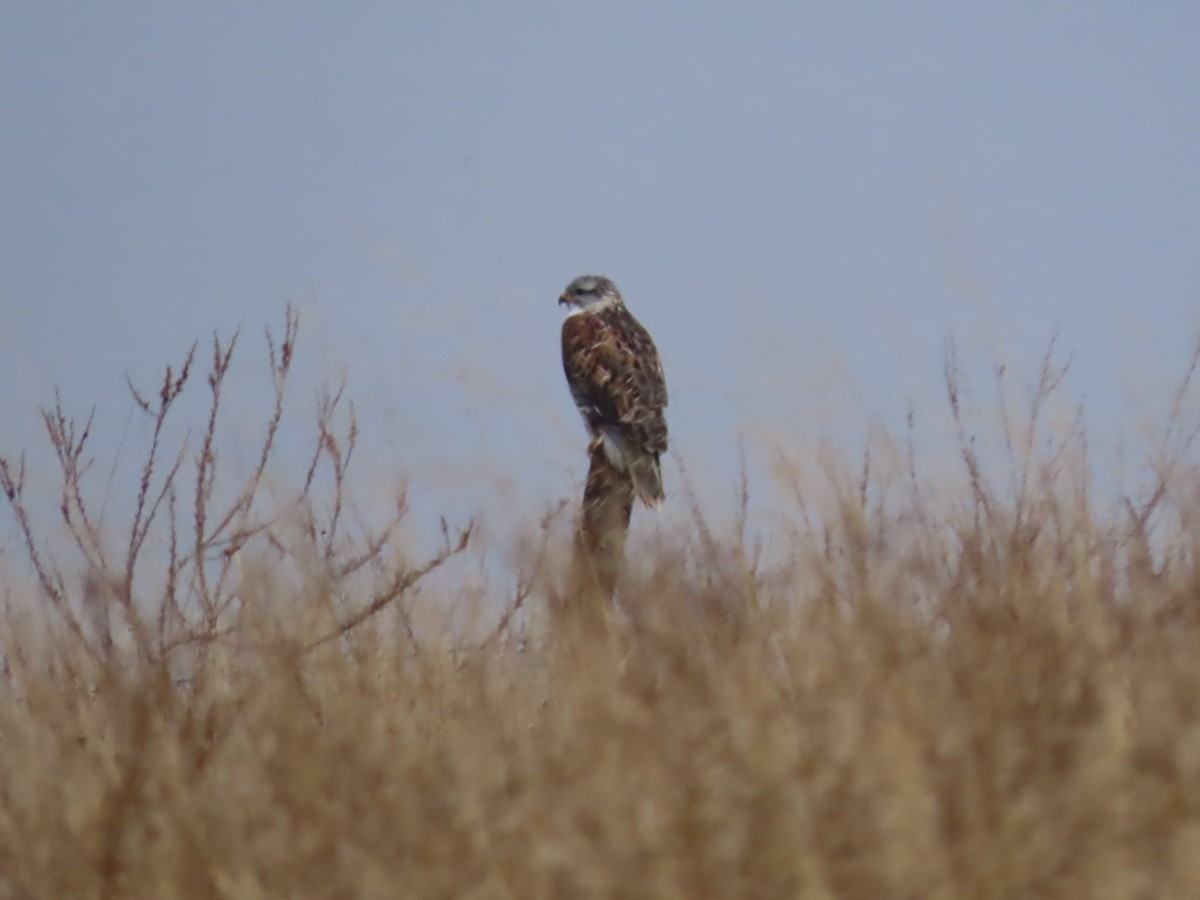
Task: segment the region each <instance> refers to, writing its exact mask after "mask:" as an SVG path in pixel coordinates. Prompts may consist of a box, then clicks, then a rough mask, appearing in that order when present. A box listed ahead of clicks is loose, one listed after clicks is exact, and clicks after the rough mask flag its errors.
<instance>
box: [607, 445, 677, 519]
mask: <svg viewBox="0 0 1200 900" xmlns="http://www.w3.org/2000/svg"><path fill="white" fill-rule="evenodd" d="M596 440H598V441H600V442H601V444H602V445H603V447H604V455H605V456H607V457H608V461H609V462H610V463H612V464H613V467H614V468H616V469H619V470H621V471H623V472H628V473H629V479H630V481H632V482H633V488H634V490H635V491H636V492H637V495H638V497H640V498H641V500H642V502H643V503H645V504H646V505H647V506H648V507H650V508H651V509H657V508H658V507H659V506H662V502H663V500H664V499H665V498H666V495H665V494H664V493H663V485H662V465H661V464H660V463H659V460H658V454H657V453H649V452H647V451H645V450H642V449H640V448H633V447H630V446H628V445H627V444H626V443H625V441H623V440H622V439H621V438H620V437H619V436H617V435H615V434H613V433H612V432H607V431H606V432H602V433H601V434H600V435H599V436H598V437H597V438H596Z"/></svg>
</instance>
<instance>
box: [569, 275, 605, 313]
mask: <svg viewBox="0 0 1200 900" xmlns="http://www.w3.org/2000/svg"><path fill="white" fill-rule="evenodd" d="M558 302H559V303H560V304H561V305H563V306H569V307H571V308H572V309H571V311H572V312H575V311H579V310H596V309H603V308H605V307H609V306H615V305H616V304H618V303H620V302H621V292H620V291H618V290H617V286H616V285H615V284H613V283H612V281H611V280H610V279H608V278H605V277H604V276H603V275H580V276H579V277H578V278H576V279H575V280H574V281H572V282H571V283H570V284H568V285H567V289H566V290H565V291H563V292H562V296H560V297H559V298H558Z"/></svg>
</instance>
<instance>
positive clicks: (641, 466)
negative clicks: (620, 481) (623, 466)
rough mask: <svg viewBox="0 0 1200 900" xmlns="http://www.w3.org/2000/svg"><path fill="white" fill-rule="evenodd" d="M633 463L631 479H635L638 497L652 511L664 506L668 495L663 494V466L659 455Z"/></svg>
mask: <svg viewBox="0 0 1200 900" xmlns="http://www.w3.org/2000/svg"><path fill="white" fill-rule="evenodd" d="M632 462H633V465H631V466H630V467H629V477H630V478H632V479H633V488H634V490H635V491H637V495H638V497H640V498H641V500H642V502H643V503H645V504H646V505H647V506H648V507H650V508H651V509H657V508H658V507H660V506H662V503H663V500H664V499H666V495H665V494H664V493H663V485H662V466H661V465H660V464H659V461H658V454H657V453H655V454H653V455H647V456H642V457H639V458H637V459H636V460H633V461H632Z"/></svg>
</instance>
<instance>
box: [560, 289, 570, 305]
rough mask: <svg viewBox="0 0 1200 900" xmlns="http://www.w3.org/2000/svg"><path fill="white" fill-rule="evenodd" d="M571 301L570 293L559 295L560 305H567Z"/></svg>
mask: <svg viewBox="0 0 1200 900" xmlns="http://www.w3.org/2000/svg"><path fill="white" fill-rule="evenodd" d="M570 302H571V295H570V294H568V293H565V292H564V293H563V294H561V295H559V298H558V305H559V306H566V305H567V304H568V303H570Z"/></svg>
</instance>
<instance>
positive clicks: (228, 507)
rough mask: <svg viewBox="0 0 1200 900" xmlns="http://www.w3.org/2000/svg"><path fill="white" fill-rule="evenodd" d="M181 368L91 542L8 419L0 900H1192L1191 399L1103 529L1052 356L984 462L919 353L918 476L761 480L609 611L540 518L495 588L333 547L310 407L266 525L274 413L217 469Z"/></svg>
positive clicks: (856, 464) (337, 486)
mask: <svg viewBox="0 0 1200 900" xmlns="http://www.w3.org/2000/svg"><path fill="white" fill-rule="evenodd" d="M294 339H295V328H294V320H293V319H289V322H288V325H287V326H286V328H285V329H284V331H283V333H282V334H280V335H278V336H277V338H276V340H274V341H272V343H271V348H270V356H271V360H272V367H273V369H272V371H273V373H274V381H275V384H276V386H277V387H278V388H279V391H280V393H279V395H278V396H279V397H280V402H279V404H278V407H277V410H276V411H277V412H278V413H279V414H280V415H281V414H282V406H283V401H282V397H283V393H282V390H283V387H282V386H283V385H284V384H285V382H286V380H287V377H288V369H289V367H290V365H291V356H292V347H293V343H294ZM212 351H213V352H212V354H211V356H210V358H209V359H208V360H207V361H206V362H207V365H202V364H201V362H200V360H199V358H197V359H195V360H193V361H192V364H191V367H181V368H180V369H179V370H176V371H172V372H170V373H168V375H167V376H166V377H165V379H164V381H163V383H162V384H161V385H159V386H158V388H157V389H156V390H155V391H153V392H149V393H142V394H138V395H137V397H136V403H137V405H138V406H139V407H140V415H142V416H144V417H145V419H146V422H147V433H148V434H150V435H151V442H150V445H149V449H148V451H147V454H148V455H147V457H146V464H145V466H144V468H143V470H142V474H143V477H142V478H141V479H140V480H139V482H138V483H137V484H135V486H134V493H135V494H136V496H135V497H134V498H132V501H131V503H130V505H129V508H130V515H129V518H128V519H127V520H126V521H124V524H122V525H121V526H120V528H119V529H118V528H117V527H116V525H115V524H114V523H113V522H111V521H110V522H105V523H104V524H103V525H102V524H101V523H100V519H99V512H98V510H99V508H100V507H99V503H98V501H97V500H96V499H94V497H95V495H94V493H93V491H94V487H93V484H92V481H91V479H92V478H93V477H94V474H95V473H93V472H92V471H91V470H89V469H88V468H87V466H86V464H85V463H86V460H87V459H88V458H89V449H88V445H87V437H86V432H87V429H86V427H85V423H83V422H76V421H72V420H71V419H70V418H69V417H68V416H66V415H65V414H62V413H60V412H59V411H58V410H57V409H56V408H53V407H52V408H50V409H49V410H48V411H47V428H48V433H49V436H50V439H51V444H52V445H53V447H54V448H55V451H56V456H51V457H49V458H50V459H51V460H52V461H55V463H56V466H57V469H58V470H60V471H61V480H60V486H61V488H62V492H61V497H60V498H58V499H56V501H55V503H54V504H53V505H52V506H51V507H49V508H43V507H41V506H38V507H36V508H35V505H34V502H33V498H32V496H31V491H30V489H29V488H28V486H27V485H26V483H25V481H23V479H22V469H21V464H20V460H19V459H18V458H16V457H11V456H10V457H7V458H5V459H4V463H3V466H0V488H2V489H3V490H2V493H3V495H4V496H0V503H3V504H5V509H6V511H7V515H8V516H9V519H10V520H11V522H10V525H11V527H10V528H9V530H8V531H7V532H6V533H10V534H11V535H12V538H11V540H9V541H8V542H7V543H6V545H5V547H4V550H5V560H6V563H5V564H6V567H7V568H6V570H5V576H4V597H5V602H6V610H7V611H6V612H5V613H4V616H5V623H4V627H3V631H2V632H0V653H2V657H3V658H2V666H3V668H2V671H0V900H17V898H21V900H24V898H118V897H119V898H142V897H144V898H164V900H165V898H174V897H196V898H210V897H231V898H232V897H237V898H293V897H318V898H325V897H344V898H373V897H380V898H383V897H399V898H409V897H411V898H426V897H444V898H534V897H628V898H654V897H682V898H705V897H739V898H741V897H788V898H833V897H838V898H903V897H911V898H923V900H928V898H1000V897H1004V898H1027V897H1063V898H1084V897H1087V898H1147V900H1151V898H1152V900H1160V898H1170V897H1179V898H1194V897H1198V896H1200V665H1198V664H1197V658H1198V649H1200V569H1198V568H1197V551H1198V548H1200V468H1198V467H1197V465H1196V463H1195V459H1196V454H1195V452H1194V447H1193V446H1192V438H1193V437H1194V434H1195V432H1194V430H1191V429H1193V428H1194V427H1195V426H1194V425H1192V426H1189V424H1188V416H1187V414H1186V410H1187V409H1188V408H1189V405H1188V402H1189V401H1188V398H1189V396H1190V391H1191V376H1189V377H1188V379H1187V380H1185V382H1184V384H1183V386H1182V387H1181V389H1180V393H1179V396H1178V397H1177V398H1176V402H1175V405H1174V407H1173V410H1174V412H1173V414H1172V416H1171V421H1170V422H1169V423H1168V425H1167V426H1166V429H1165V431H1164V432H1163V433H1162V434H1161V436H1160V439H1159V440H1158V441H1154V442H1151V443H1152V446H1151V447H1150V449H1149V450H1148V451H1147V454H1146V457H1145V459H1146V463H1145V472H1144V473H1143V476H1144V477H1143V479H1142V481H1143V483H1142V484H1141V486H1140V489H1139V490H1136V491H1134V490H1130V491H1129V492H1128V493H1127V494H1121V493H1120V492H1116V494H1117V498H1118V499H1117V500H1116V501H1114V502H1110V503H1101V502H1099V501H1098V500H1097V498H1096V497H1095V496H1094V495H1096V494H1102V493H1104V492H1103V491H1101V490H1099V489H1098V488H1096V487H1095V485H1094V484H1093V483H1092V480H1091V476H1090V474H1089V469H1088V461H1087V447H1086V443H1085V441H1084V440H1083V435H1082V434H1081V433H1080V432H1079V431H1078V430H1077V429H1074V428H1072V427H1067V428H1065V429H1062V428H1050V427H1049V425H1048V424H1047V422H1048V419H1047V417H1046V412H1045V411H1046V410H1047V409H1048V408H1049V406H1050V404H1051V401H1052V400H1053V398H1054V396H1055V393H1056V391H1058V390H1059V386H1060V385H1059V382H1060V378H1061V370H1058V369H1056V368H1055V367H1054V364H1053V361H1052V359H1051V357H1050V355H1048V357H1047V362H1046V365H1045V367H1044V368H1043V370H1042V372H1041V373H1040V377H1039V376H1038V375H1037V374H1036V373H1035V377H1034V379H1033V380H1034V382H1035V383H1036V385H1037V386H1036V389H1035V390H1034V391H1033V392H1032V393H1031V394H1030V395H1029V396H1027V397H1025V398H1024V399H1023V400H1022V402H1021V403H1019V404H1017V403H1015V402H1014V404H1013V406H1012V408H1013V409H1014V410H1019V412H1020V415H1019V416H1018V415H1016V414H1014V415H1011V416H1010V415H1005V416H1004V417H1002V418H1003V422H1002V423H1001V425H1000V430H999V431H998V432H997V440H996V441H995V443H994V446H995V447H997V448H999V451H1000V452H999V453H998V454H996V455H995V456H994V458H993V457H991V456H989V457H988V458H984V453H983V451H982V449H977V448H981V447H982V446H983V443H982V442H977V441H976V440H975V436H976V435H975V427H976V426H975V425H973V424H972V422H971V421H970V416H969V415H968V414H967V411H966V410H965V409H960V400H959V393H960V391H959V388H960V379H961V375H960V373H959V371H958V366H957V363H956V362H955V360H954V358H953V354H952V353H950V354H948V357H947V378H946V380H947V388H948V403H949V409H950V410H951V412H952V414H953V420H954V421H955V422H956V423H957V424H958V426H959V429H960V430H959V435H960V437H959V442H958V455H957V464H958V468H959V475H960V476H961V477H959V478H958V480H957V481H955V482H954V484H956V485H958V487H957V488H955V489H953V490H950V489H947V487H946V485H945V484H941V483H939V484H937V485H931V484H930V483H928V480H927V478H926V477H925V476H924V475H922V474H921V468H922V467H921V465H920V460H918V459H914V458H913V454H912V453H910V452H909V451H908V449H907V448H908V447H909V446H911V445H910V444H909V443H908V441H907V439H906V438H905V436H900V437H898V438H896V439H894V440H887V439H883V438H881V439H880V440H878V441H877V442H876V443H875V445H874V446H875V449H874V451H873V454H872V455H871V456H869V457H867V458H865V459H860V460H857V461H849V460H847V461H844V462H839V461H838V460H836V459H825V460H822V461H821V462H820V464H819V465H817V464H814V463H813V462H812V461H792V462H790V463H788V462H781V463H780V465H779V466H778V473H777V477H778V483H777V484H774V485H771V486H770V487H769V488H768V487H766V486H764V487H763V488H761V489H762V490H771V491H773V492H777V493H778V495H779V496H780V497H781V498H783V500H785V501H786V502H785V503H784V504H783V507H784V508H785V509H786V510H790V512H789V513H788V514H787V515H786V516H784V517H783V518H782V519H781V520H780V521H779V522H778V523H777V524H776V525H775V526H773V528H774V547H775V552H771V553H765V552H762V553H760V552H759V548H758V545H757V544H756V541H755V539H753V538H751V537H748V536H747V535H746V533H745V532H744V531H742V530H741V529H739V528H737V527H734V528H730V529H724V528H718V527H717V526H715V525H710V524H707V523H706V522H705V520H704V518H703V517H702V516H699V515H697V516H696V519H695V522H694V524H693V526H692V527H691V528H690V530H688V531H687V533H684V534H678V535H670V536H667V537H665V538H663V539H662V540H660V541H658V542H656V543H653V544H652V545H650V546H641V545H639V546H636V547H634V546H631V547H630V550H629V552H630V557H631V562H632V563H634V565H632V566H631V568H630V571H629V573H628V575H627V578H626V579H625V581H624V583H623V584H622V585H621V586H620V589H619V594H620V609H619V610H614V609H612V608H608V607H602V606H601V607H598V606H597V605H596V604H594V603H591V602H589V601H588V600H587V599H586V597H585V596H584V595H582V594H580V593H579V592H577V591H573V590H572V589H571V587H570V586H569V585H567V584H565V582H564V579H563V573H564V572H565V571H567V569H568V566H567V565H566V561H565V560H563V559H561V558H560V557H562V556H563V555H564V554H565V552H566V551H565V550H564V549H563V548H566V547H569V546H570V541H569V540H564V539H563V538H562V535H561V534H559V535H556V534H554V533H552V532H553V529H548V530H546V531H544V532H539V531H538V530H537V529H536V528H534V529H532V531H533V533H532V534H531V535H530V537H529V539H528V540H527V541H526V542H525V545H526V546H527V548H528V552H529V565H528V566H527V567H526V570H525V573H526V574H525V576H523V577H521V578H519V579H515V580H516V581H519V583H517V584H514V585H513V587H512V588H511V590H510V592H509V595H508V599H507V600H506V601H504V602H501V603H495V602H492V601H483V600H480V595H479V593H478V592H477V591H476V590H475V588H473V587H471V586H470V585H469V584H468V583H467V579H466V576H463V578H464V580H463V582H462V584H463V587H462V589H461V591H462V596H461V597H460V596H459V595H458V594H456V588H455V584H456V578H457V577H458V576H457V575H455V574H454V573H455V572H456V571H458V570H456V569H455V565H456V563H457V562H458V561H459V560H462V559H464V558H466V557H467V556H469V554H470V553H471V552H472V549H473V542H474V541H475V540H476V538H475V536H474V535H473V534H472V533H471V532H470V531H463V532H461V533H460V532H458V531H456V530H455V529H454V528H453V527H452V526H451V527H448V528H447V529H446V534H445V535H444V537H445V543H444V548H443V550H442V552H440V553H438V554H437V555H435V556H434V557H432V558H426V559H411V558H409V557H408V556H407V555H406V554H405V552H404V551H403V547H402V546H400V541H399V540H398V538H397V533H395V532H391V531H389V530H388V529H387V528H383V529H378V530H376V531H366V530H364V529H363V528H361V527H359V526H356V525H355V526H352V524H351V517H350V516H349V515H348V514H347V512H346V510H347V509H348V508H349V507H350V502H351V501H350V498H349V497H348V492H349V490H350V487H349V485H350V484H351V480H350V479H349V478H348V477H347V476H346V474H345V473H346V470H347V467H348V465H349V460H350V456H351V448H352V446H353V444H354V441H355V438H356V429H355V428H354V425H353V421H352V418H351V417H350V416H349V415H348V411H347V410H346V409H345V405H344V403H343V401H341V399H340V398H339V397H338V396H337V395H336V394H335V395H332V396H330V397H329V398H328V399H327V402H325V403H324V404H323V405H322V407H321V410H320V411H319V414H318V428H317V432H316V434H317V439H316V441H315V442H314V446H313V455H312V467H311V468H310V470H309V473H308V477H307V480H306V481H305V482H304V483H302V484H299V485H297V487H296V490H295V493H294V496H292V497H291V498H290V499H289V500H288V502H286V503H284V502H283V501H282V500H280V498H279V491H278V489H277V488H276V489H274V490H273V491H272V492H271V493H272V498H271V501H270V502H269V503H268V502H267V501H266V500H265V499H264V494H265V493H267V492H266V491H264V490H263V485H264V483H265V478H266V477H267V476H266V475H264V473H269V471H270V467H271V463H272V459H273V453H274V452H275V451H274V448H273V443H274V441H275V440H276V437H275V436H276V433H277V431H276V426H275V425H273V424H272V423H277V422H278V418H277V417H275V416H274V415H271V414H269V415H268V416H267V421H266V423H265V427H264V429H263V433H262V435H261V442H260V444H259V445H258V447H259V449H260V450H261V453H259V452H258V451H257V450H256V453H255V455H254V458H257V459H261V465H259V466H257V467H254V466H251V467H250V468H251V471H250V472H249V473H248V474H246V475H244V476H242V477H240V478H239V479H236V480H233V481H226V480H225V478H226V474H227V473H224V472H222V471H221V469H220V466H218V460H219V459H220V455H219V454H218V453H216V452H215V450H214V449H213V447H212V446H211V445H212V443H214V440H215V439H214V438H213V434H214V430H215V429H216V425H215V424H214V423H219V421H220V416H221V410H222V409H223V407H222V403H223V402H224V401H223V400H222V386H223V384H224V382H225V379H226V372H227V370H228V360H229V358H230V356H229V351H231V348H230V347H228V346H226V345H223V344H217V345H216V346H214V347H213V348H212ZM223 367H224V368H223ZM193 369H194V370H195V371H193ZM193 390H195V391H198V392H199V393H200V394H201V395H206V396H207V397H208V398H209V404H210V411H211V418H210V419H209V427H208V430H207V435H208V439H204V440H201V441H196V440H193V442H192V443H191V444H190V445H189V446H188V447H187V449H186V452H184V453H183V454H182V455H179V449H180V448H179V447H178V446H175V445H172V444H171V443H170V442H169V441H167V440H166V437H165V435H166V434H167V428H166V426H164V425H163V423H164V422H167V421H168V420H169V418H170V416H171V414H172V409H173V404H175V403H176V402H177V396H178V394H179V393H180V392H181V391H193ZM156 423H158V425H159V426H162V427H161V428H156V427H155V426H156ZM217 430H219V429H217ZM195 433H198V434H201V435H204V434H205V430H204V428H203V423H201V427H200V428H199V429H198V430H197V432H195ZM160 437H161V439H160ZM31 459H32V457H31ZM30 465H32V463H30ZM99 481H100V485H101V487H103V479H102V478H100V479H99ZM754 489H755V488H754V487H753V486H751V490H754ZM5 498H7V499H5ZM731 507H732V508H733V509H734V515H733V518H735V519H736V518H737V507H738V502H737V500H736V498H735V500H734V501H733V502H732V503H731ZM397 515H398V518H401V517H402V516H403V510H402V509H401V510H400V511H399V512H398V514H397ZM52 520H53V524H52ZM725 532H728V533H725ZM781 546H782V547H784V548H785V552H778V548H779V547H781ZM430 610H441V611H443V612H444V611H447V610H449V611H451V612H452V614H449V613H447V614H443V613H434V612H430Z"/></svg>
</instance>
